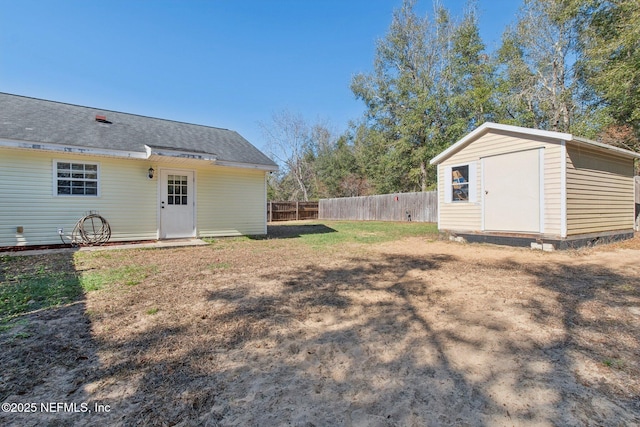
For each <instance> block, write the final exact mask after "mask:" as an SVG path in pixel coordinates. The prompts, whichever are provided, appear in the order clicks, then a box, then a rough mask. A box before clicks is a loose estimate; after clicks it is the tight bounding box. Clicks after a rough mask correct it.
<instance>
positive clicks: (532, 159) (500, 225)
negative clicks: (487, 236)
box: [482, 148, 543, 233]
mask: <svg viewBox="0 0 640 427" xmlns="http://www.w3.org/2000/svg"><path fill="white" fill-rule="evenodd" d="M542 153H543V149H542V148H540V149H535V150H527V151H519V152H515V153H507V154H500V155H497V156H491V157H485V158H483V159H482V171H483V174H482V176H483V183H482V190H483V191H482V201H483V218H484V230H486V231H506V232H515V233H539V232H541V227H540V217H541V212H540V206H541V203H540V194H541V193H540V192H541V180H540V177H541V171H540V167H541V164H542V163H541V159H542Z"/></svg>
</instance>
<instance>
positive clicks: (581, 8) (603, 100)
mask: <svg viewBox="0 0 640 427" xmlns="http://www.w3.org/2000/svg"><path fill="white" fill-rule="evenodd" d="M558 1H560V0H558ZM562 3H563V4H564V5H565V6H566V7H565V10H564V11H565V14H567V15H568V16H570V17H572V18H574V19H575V20H576V21H577V28H578V34H579V41H580V44H579V49H580V54H581V55H580V59H579V61H578V63H577V65H578V71H579V73H580V77H581V78H582V79H583V81H584V82H585V83H586V84H587V85H589V86H590V87H591V88H592V89H593V91H594V92H595V94H596V95H597V97H598V98H599V99H598V98H596V99H595V102H598V101H600V102H599V103H598V105H599V106H600V107H602V108H603V110H604V112H605V113H606V114H607V116H608V117H609V118H610V122H609V123H608V126H607V125H605V126H604V131H605V132H606V133H609V134H610V135H618V136H621V135H623V134H624V135H625V138H624V139H625V140H626V141H627V142H626V143H625V145H626V146H627V147H628V148H635V149H639V148H640V144H639V143H638V141H639V140H640V26H639V25H638V22H640V4H639V3H638V0H616V1H608V0H564V2H562ZM629 130H631V131H632V135H633V137H632V138H631V136H632V135H630V134H629Z"/></svg>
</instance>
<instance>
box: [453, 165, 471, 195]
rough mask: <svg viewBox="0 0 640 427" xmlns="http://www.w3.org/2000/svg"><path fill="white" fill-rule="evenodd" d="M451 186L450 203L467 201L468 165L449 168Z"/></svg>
mask: <svg viewBox="0 0 640 427" xmlns="http://www.w3.org/2000/svg"><path fill="white" fill-rule="evenodd" d="M451 184H452V185H453V187H452V188H451V200H452V201H454V202H467V201H469V165H464V166H457V167H454V168H451Z"/></svg>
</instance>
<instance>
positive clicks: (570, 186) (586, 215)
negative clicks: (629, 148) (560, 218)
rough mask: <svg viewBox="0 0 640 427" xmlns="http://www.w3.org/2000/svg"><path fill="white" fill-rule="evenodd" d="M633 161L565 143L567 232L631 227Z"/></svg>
mask: <svg viewBox="0 0 640 427" xmlns="http://www.w3.org/2000/svg"><path fill="white" fill-rule="evenodd" d="M633 217H634V182H633V160H632V159H627V158H624V157H620V156H612V155H609V154H607V153H602V152H599V151H595V150H589V149H585V148H583V147H579V146H573V145H569V146H567V235H576V234H585V233H595V232H603V231H614V230H631V229H633V223H634V218H633Z"/></svg>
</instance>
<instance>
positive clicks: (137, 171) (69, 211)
mask: <svg viewBox="0 0 640 427" xmlns="http://www.w3.org/2000/svg"><path fill="white" fill-rule="evenodd" d="M54 160H59V161H78V162H91V163H97V164H99V168H100V176H99V182H98V185H99V192H100V195H99V197H95V196H56V195H54V193H55V190H54V186H55V183H54V172H53V168H54ZM148 168H149V164H148V163H147V162H145V161H140V160H129V159H115V158H109V157H93V156H82V155H72V154H67V153H52V152H39V151H28V150H12V149H0V196H1V197H2V204H1V205H0V246H22V245H48V244H59V243H61V241H60V237H59V236H58V233H57V229H58V228H64V233H65V234H66V235H70V234H71V231H72V230H73V227H74V226H75V224H76V222H77V221H78V219H80V218H81V217H82V216H84V215H85V214H86V213H88V212H89V211H97V212H98V213H99V214H100V215H102V216H104V217H105V218H106V219H107V221H109V224H110V226H111V230H112V236H111V240H112V241H125V240H147V239H155V238H156V236H157V224H156V223H157V220H156V192H157V183H156V182H155V181H151V180H148V179H147V178H146V173H147V172H146V171H147V169H148ZM18 226H21V227H23V228H24V232H23V233H21V234H20V233H17V231H16V228H17V227H18Z"/></svg>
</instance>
